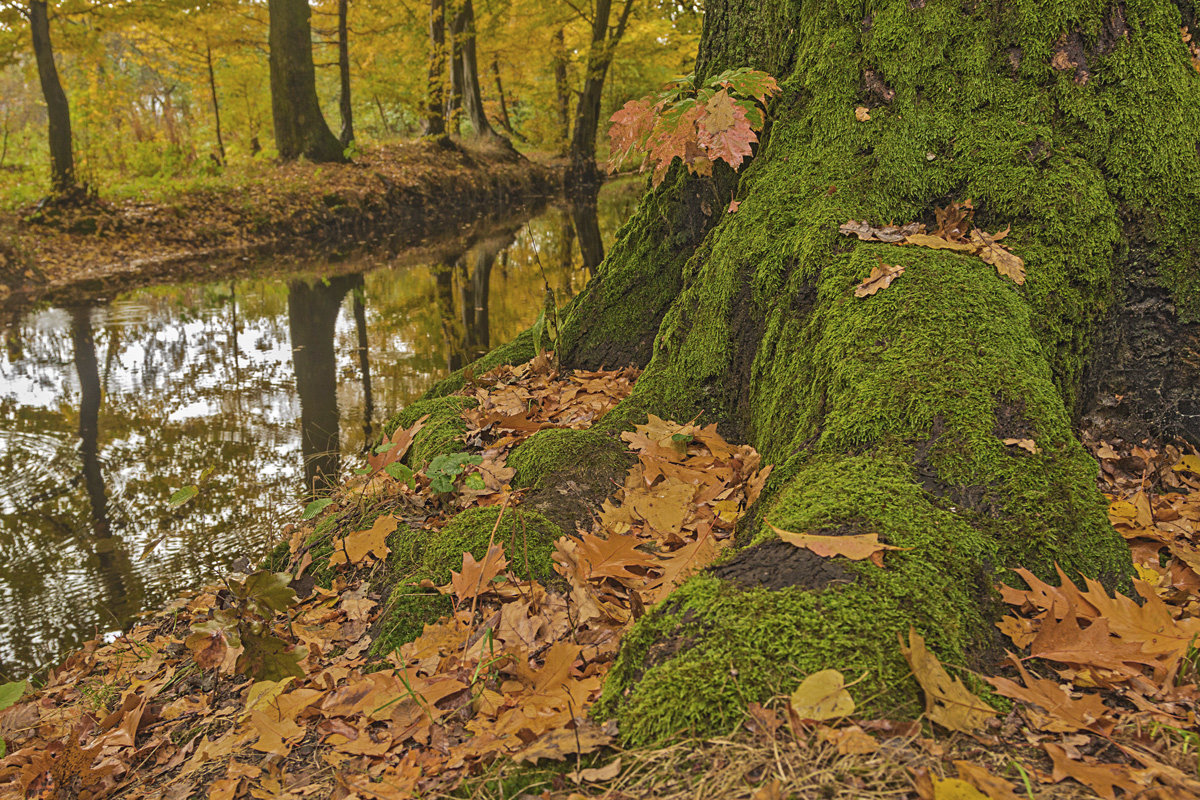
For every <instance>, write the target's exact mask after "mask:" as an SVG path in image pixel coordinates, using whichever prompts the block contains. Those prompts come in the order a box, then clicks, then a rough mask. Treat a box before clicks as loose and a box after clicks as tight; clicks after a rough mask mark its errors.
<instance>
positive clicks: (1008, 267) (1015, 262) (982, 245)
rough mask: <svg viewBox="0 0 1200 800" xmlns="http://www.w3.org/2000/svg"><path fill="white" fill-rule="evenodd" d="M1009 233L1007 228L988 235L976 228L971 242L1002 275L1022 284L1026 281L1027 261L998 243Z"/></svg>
mask: <svg viewBox="0 0 1200 800" xmlns="http://www.w3.org/2000/svg"><path fill="white" fill-rule="evenodd" d="M1007 235H1008V230H1007V229H1005V230H1003V231H1001V232H1000V233H997V234H994V235H988V234H987V233H984V232H983V231H981V230H979V229H978V228H976V229H975V230H973V231H971V243H972V244H974V245H975V246H976V247H977V248H978V253H979V257H980V258H982V259H983V260H984V261H985V262H986V263H988V264H991V265H992V266H994V267H995V268H996V271H997V272H999V273H1000V274H1001V275H1003V276H1004V277H1006V278H1010V279H1011V280H1012V282H1013V283H1015V284H1017V285H1018V286H1020V285H1021V284H1023V283H1025V262H1024V261H1023V260H1021V258H1020V256H1017V255H1015V254H1014V253H1012V252H1010V251H1009V250H1007V249H1006V248H1004V247H1001V246H1000V245H998V244H996V242H998V241H999V240H1000V239H1003V238H1004V237H1005V236H1007Z"/></svg>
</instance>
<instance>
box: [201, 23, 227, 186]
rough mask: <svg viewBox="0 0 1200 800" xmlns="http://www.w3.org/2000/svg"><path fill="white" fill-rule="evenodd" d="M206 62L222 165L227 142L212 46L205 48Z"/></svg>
mask: <svg viewBox="0 0 1200 800" xmlns="http://www.w3.org/2000/svg"><path fill="white" fill-rule="evenodd" d="M204 61H205V65H206V66H207V67H208V91H209V97H210V98H211V99H212V109H213V122H214V124H215V125H216V128H217V152H219V153H220V154H221V163H222V164H224V163H225V140H224V139H223V138H222V137H221V104H220V102H219V100H218V98H217V75H216V72H215V71H214V70H213V57H212V45H210V44H205V46H204Z"/></svg>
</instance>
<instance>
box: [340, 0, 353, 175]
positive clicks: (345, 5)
mask: <svg viewBox="0 0 1200 800" xmlns="http://www.w3.org/2000/svg"><path fill="white" fill-rule="evenodd" d="M349 15H350V0H338V77H339V79H340V81H341V91H340V92H339V94H338V110H339V111H340V112H341V116H342V132H341V134H340V135H339V136H338V143H339V144H341V146H342V150H343V152H344V151H345V149H346V148H347V147H349V146H350V143H351V142H353V141H354V106H353V105H351V103H350V26H349V23H348V19H347V18H348V17H349Z"/></svg>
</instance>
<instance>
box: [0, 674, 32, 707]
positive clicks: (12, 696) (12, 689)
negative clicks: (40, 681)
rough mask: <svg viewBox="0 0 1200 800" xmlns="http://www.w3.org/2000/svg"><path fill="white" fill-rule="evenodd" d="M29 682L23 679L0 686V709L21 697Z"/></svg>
mask: <svg viewBox="0 0 1200 800" xmlns="http://www.w3.org/2000/svg"><path fill="white" fill-rule="evenodd" d="M27 688H29V684H28V683H26V682H25V681H12V682H11V683H6V684H4V685H2V686H0V709H5V708H8V707H9V706H11V705H12V704H13V703H15V702H17V701H18V700H20V699H21V696H22V695H23V694H25V690H26V689H27Z"/></svg>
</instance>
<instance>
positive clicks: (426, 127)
mask: <svg viewBox="0 0 1200 800" xmlns="http://www.w3.org/2000/svg"><path fill="white" fill-rule="evenodd" d="M445 79H446V3H445V0H429V71H428V73H427V76H426V88H425V120H424V122H423V125H422V127H423V133H424V134H425V135H426V136H441V135H442V134H443V133H445V132H446V89H445ZM380 116H382V113H381V114H380Z"/></svg>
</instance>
